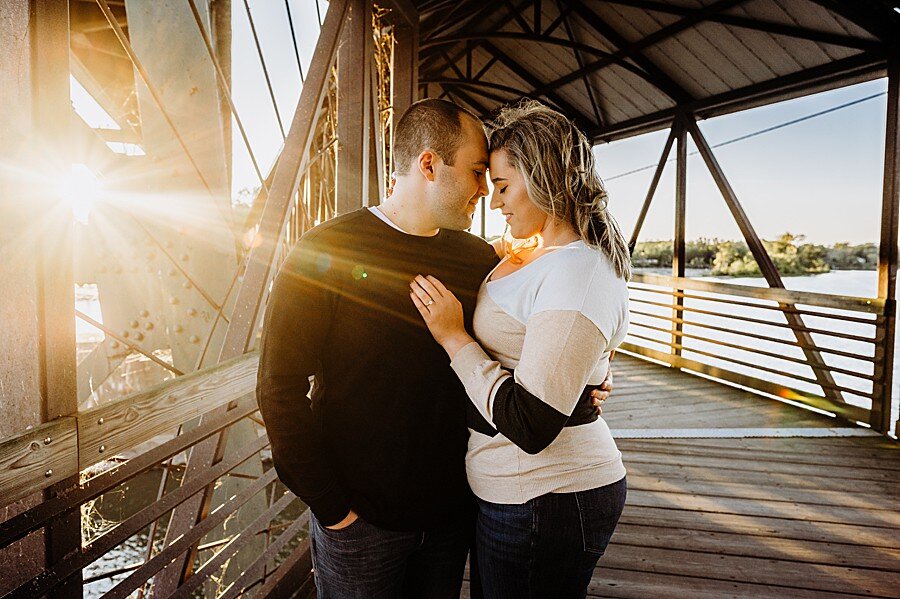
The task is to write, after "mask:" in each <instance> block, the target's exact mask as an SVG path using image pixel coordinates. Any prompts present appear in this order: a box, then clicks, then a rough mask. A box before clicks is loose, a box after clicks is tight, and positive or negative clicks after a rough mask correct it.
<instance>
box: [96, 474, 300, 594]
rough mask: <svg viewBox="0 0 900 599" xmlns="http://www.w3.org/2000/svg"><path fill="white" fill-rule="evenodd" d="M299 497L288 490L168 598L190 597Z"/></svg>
mask: <svg viewBox="0 0 900 599" xmlns="http://www.w3.org/2000/svg"><path fill="white" fill-rule="evenodd" d="M296 499H297V497H296V496H295V495H294V494H293V493H291V492H290V491H286V492H285V493H284V494H283V495H282V496H281V497H280V498H279V499H278V501H276V502H275V503H273V504H272V505H271V506H270V507H269V509H267V510H266V511H264V512H263V513H261V514H260V515H259V516H257V517H256V518H255V519H254V520H253V522H251V523H250V524H248V525H247V527H246V528H245V529H244V530H242V531H241V533H240V534H239V535H237V536H236V537H234V538H232V541H231V542H230V543H229V544H228V545H226V546H225V547H223V548H222V549H221V550H219V552H218V553H216V554H215V555H214V556H212V557H211V558H210V559H209V560H207V562H206V563H205V564H203V565H202V566H200V568H198V569H197V570H196V571H195V572H194V573H193V574H192V575H191V576H190V578H188V579H187V580H185V581H184V582H183V583H182V584H181V586H179V587H178V590H176V591H175V592H174V593H172V594H171V595H170V596H169V597H168V598H167V599H189V598H190V597H191V594H192V593H193V592H194V590H196V589H197V587H199V586H200V585H201V584H203V583H204V582H206V580H207V579H208V578H209V577H210V576H212V575H213V574H215V573H216V571H217V570H218V569H219V568H220V567H221V566H222V565H223V564H224V563H225V562H227V561H228V560H229V559H231V557H232V556H233V555H234V554H235V553H237V552H238V551H240V550H241V548H242V547H243V546H244V545H246V544H247V543H249V542H250V541H252V540H253V538H254V537H255V536H256V535H257V534H258V533H259V532H260V531H261V530H262V529H263V528H265V527H266V526H267V525H268V524H269V523H270V522H271V521H272V519H273V518H274V517H275V516H277V515H278V514H280V513H281V512H282V511H283V510H284V509H285V508H286V507H287V506H288V504H290V503H291V502H293V501H295V500H296ZM110 599H112V598H110Z"/></svg>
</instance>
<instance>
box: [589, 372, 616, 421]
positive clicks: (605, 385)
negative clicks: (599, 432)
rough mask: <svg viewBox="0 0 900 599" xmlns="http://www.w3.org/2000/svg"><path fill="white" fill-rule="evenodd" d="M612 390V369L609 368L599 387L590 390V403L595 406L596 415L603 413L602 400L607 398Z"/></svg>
mask: <svg viewBox="0 0 900 599" xmlns="http://www.w3.org/2000/svg"><path fill="white" fill-rule="evenodd" d="M612 390H613V376H612V370H610V371H609V372H607V373H606V378H605V379H603V382H602V383H601V384H600V388H599V389H594V390H593V391H591V403H593V404H594V407H595V408H597V415H598V416H599V415H602V414H603V402H604V401H606V400H607V399H609V396H610V394H611V393H612Z"/></svg>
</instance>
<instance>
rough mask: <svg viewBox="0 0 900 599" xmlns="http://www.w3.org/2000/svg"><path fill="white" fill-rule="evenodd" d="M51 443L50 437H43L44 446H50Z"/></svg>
mask: <svg viewBox="0 0 900 599" xmlns="http://www.w3.org/2000/svg"><path fill="white" fill-rule="evenodd" d="M52 442H53V439H52V438H51V437H44V445H50V443H52Z"/></svg>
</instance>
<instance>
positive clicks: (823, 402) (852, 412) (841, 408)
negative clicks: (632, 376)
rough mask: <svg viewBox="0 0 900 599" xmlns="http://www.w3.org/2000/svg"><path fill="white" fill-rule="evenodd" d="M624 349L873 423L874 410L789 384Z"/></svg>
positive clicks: (648, 350) (625, 348) (650, 351)
mask: <svg viewBox="0 0 900 599" xmlns="http://www.w3.org/2000/svg"><path fill="white" fill-rule="evenodd" d="M620 349H622V351H625V352H628V353H632V354H634V355H637V356H642V357H644V358H650V359H652V360H656V361H658V362H663V363H667V364H670V365H672V366H674V367H676V368H682V369H685V370H690V371H694V372H698V373H701V374H704V375H706V376H709V377H712V378H715V379H719V380H720V381H727V382H729V383H732V384H735V385H740V386H742V387H745V388H750V389H753V390H756V391H761V392H763V393H768V394H769V395H774V396H776V397H780V398H782V399H788V400H791V401H795V402H798V403H804V404H807V405H809V406H812V407H814V408H818V409H820V410H825V411H827V412H832V413H834V414H836V415H838V416H840V417H841V418H844V419H846V420H849V421H851V422H868V420H869V412H870V410H868V409H866V408H862V407H859V406H854V405H851V404H843V403H837V402H834V401H832V400H830V399H827V398H825V397H822V396H821V395H816V394H814V393H810V392H808V391H801V390H799V389H795V388H793V387H788V386H787V385H781V384H778V383H773V382H772V381H767V380H764V379H760V378H757V377H753V376H750V375H746V374H741V373H738V372H734V371H732V370H727V369H725V368H721V367H719V366H712V365H711V364H704V363H703V362H697V361H696V360H691V359H689V358H685V357H683V356H676V355H674V354H671V353H669V352H662V351H659V350H655V349H651V348H649V347H645V346H641V345H635V344H633V343H629V342H625V343H623V344H622V345H621V346H620Z"/></svg>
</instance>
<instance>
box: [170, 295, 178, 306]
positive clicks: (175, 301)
mask: <svg viewBox="0 0 900 599" xmlns="http://www.w3.org/2000/svg"><path fill="white" fill-rule="evenodd" d="M169 303H170V304H172V305H173V306H174V305H175V304H177V303H178V298H177V297H175V296H174V295H173V296H172V297H170V298H169Z"/></svg>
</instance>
